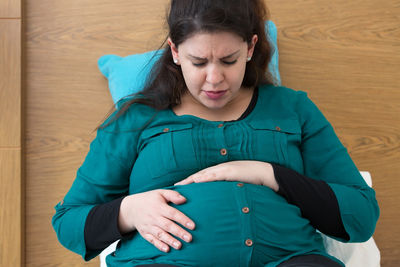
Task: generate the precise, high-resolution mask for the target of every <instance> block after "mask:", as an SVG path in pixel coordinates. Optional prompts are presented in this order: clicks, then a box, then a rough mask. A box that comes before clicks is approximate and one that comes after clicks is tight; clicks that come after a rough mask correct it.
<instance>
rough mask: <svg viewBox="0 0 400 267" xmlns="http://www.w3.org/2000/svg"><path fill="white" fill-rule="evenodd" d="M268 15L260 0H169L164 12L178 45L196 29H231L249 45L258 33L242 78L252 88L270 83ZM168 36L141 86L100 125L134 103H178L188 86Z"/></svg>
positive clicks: (159, 106)
mask: <svg viewBox="0 0 400 267" xmlns="http://www.w3.org/2000/svg"><path fill="white" fill-rule="evenodd" d="M268 17H269V14H268V11H267V8H266V6H265V4H264V1H263V0H171V5H170V8H169V10H168V12H167V24H168V30H169V34H168V36H169V37H170V38H171V40H172V42H173V43H174V44H175V46H176V47H179V45H180V44H181V43H183V42H184V41H185V40H187V39H188V38H190V37H191V36H193V35H194V34H196V33H199V32H202V33H204V32H206V33H215V32H231V33H234V34H237V35H238V36H240V37H241V38H243V40H244V41H246V42H247V43H248V44H249V45H250V44H251V40H252V37H253V35H254V34H257V36H258V41H257V43H256V45H255V48H254V53H253V56H252V60H251V61H249V62H247V63H246V71H245V75H244V78H243V82H242V86H243V87H245V88H251V87H254V86H257V85H260V84H272V83H273V82H272V78H271V75H270V74H269V73H270V72H269V71H268V63H269V62H270V60H271V56H272V46H271V44H270V43H269V42H268V40H267V37H266V33H265V21H266V20H267V19H268ZM167 38H168V37H167ZM167 38H166V39H165V41H164V43H163V45H162V46H161V47H163V48H161V49H160V50H162V51H161V52H162V54H161V57H160V59H159V60H158V61H157V62H156V63H155V64H154V66H153V68H152V70H151V72H150V75H149V77H148V78H147V82H146V85H145V87H144V88H143V90H141V91H140V92H138V93H136V94H133V95H130V96H128V97H127V98H126V99H128V100H126V99H123V100H122V101H123V103H122V104H121V105H120V108H119V109H118V111H117V112H115V113H114V114H115V116H113V118H112V119H111V120H109V122H108V123H107V124H106V125H103V126H101V127H100V128H104V127H106V126H107V125H108V124H110V123H111V122H113V121H114V120H116V119H117V118H118V117H120V116H121V115H123V114H124V113H125V112H126V111H127V110H128V108H129V107H130V106H131V105H132V104H135V103H141V104H145V105H148V106H151V107H153V108H154V109H156V110H163V109H167V108H173V107H174V106H176V105H179V104H180V103H181V95H182V94H183V93H185V91H186V90H187V87H186V84H185V81H184V79H183V75H182V70H181V67H180V66H179V65H176V64H174V62H173V58H172V53H171V51H170V48H169V46H168V45H165V43H166V40H167ZM113 111H115V108H114V109H113ZM113 111H111V112H113ZM111 112H110V113H111Z"/></svg>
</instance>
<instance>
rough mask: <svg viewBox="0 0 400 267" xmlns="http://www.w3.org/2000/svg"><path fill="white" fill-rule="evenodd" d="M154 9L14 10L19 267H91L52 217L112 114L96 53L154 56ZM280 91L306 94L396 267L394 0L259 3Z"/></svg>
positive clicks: (387, 259) (68, 6)
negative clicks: (354, 175) (18, 42)
mask: <svg viewBox="0 0 400 267" xmlns="http://www.w3.org/2000/svg"><path fill="white" fill-rule="evenodd" d="M167 2H168V1H165V0H136V1H122V0H116V1H105V0H98V1H93V0H72V1H52V0H36V1H26V2H25V7H24V8H25V10H26V12H25V17H24V20H25V21H26V23H25V24H24V25H25V27H24V31H25V40H26V42H25V46H24V49H25V54H26V56H25V60H24V63H25V66H26V68H25V81H24V86H25V87H26V95H25V102H26V112H25V113H24V117H25V118H26V133H25V134H26V136H25V137H26V155H25V156H26V176H27V177H26V265H27V266H98V261H97V260H94V261H91V262H89V263H84V262H83V260H82V258H81V257H79V256H78V255H75V254H73V253H72V252H69V251H68V250H66V249H65V248H63V247H62V246H61V245H60V244H59V243H58V241H57V239H56V236H55V233H54V231H53V230H52V227H51V217H52V215H53V214H54V209H53V207H54V206H55V205H56V203H57V202H58V201H60V200H61V199H62V198H63V196H64V195H65V194H66V192H67V190H68V189H69V187H70V186H71V184H72V182H73V180H74V178H75V174H76V170H77V169H78V167H79V166H80V164H81V163H82V161H83V159H84V157H85V155H86V153H87V151H88V149H89V143H90V141H91V140H92V139H93V138H94V134H93V133H92V131H93V130H94V129H95V127H96V126H97V125H98V124H99V123H100V121H101V120H102V119H103V117H104V115H105V114H106V113H107V111H108V110H109V108H111V104H112V102H111V97H110V95H109V93H108V91H107V83H106V80H105V79H104V78H103V77H102V76H101V74H100V72H99V71H98V69H97V66H96V62H97V59H98V58H99V57H100V56H101V55H104V54H118V55H121V56H125V55H129V54H132V53H140V52H145V51H148V50H153V49H156V48H157V47H158V46H159V45H160V44H161V42H162V40H163V37H165V36H164V35H165V29H164V26H163V19H164V17H165V7H166V5H167ZM266 3H267V4H268V6H269V8H270V11H271V15H272V18H273V20H274V21H275V23H276V24H277V27H278V39H279V52H280V70H281V76H282V81H283V84H284V85H286V86H288V87H292V88H294V89H297V90H304V91H307V92H308V93H309V95H310V97H311V98H312V99H313V100H314V101H315V102H316V103H317V105H318V106H319V107H320V108H321V110H322V111H323V112H324V114H325V115H326V117H327V118H328V119H329V120H330V121H331V123H332V124H333V125H334V127H335V129H336V131H337V133H338V135H339V137H340V139H341V140H342V141H343V143H344V144H345V145H346V146H347V147H348V149H349V152H350V154H351V156H352V157H353V159H354V161H355V162H356V164H357V166H358V167H359V169H360V170H368V171H370V172H371V173H372V177H373V183H374V188H375V189H376V192H377V197H378V201H379V204H380V207H381V218H380V221H379V223H378V227H377V230H376V233H375V235H374V237H375V239H376V241H377V243H378V246H379V248H380V249H381V255H382V266H384V267H385V266H397V265H396V263H398V262H399V260H400V251H399V247H400V230H399V228H398V226H397V225H398V223H399V222H400V216H399V213H398V210H400V204H399V203H400V194H399V190H400V180H399V179H398V174H399V173H400V166H399V159H400V149H399V143H400V142H399V141H400V140H399V139H400V134H399V133H400V118H399V114H400V92H399V90H398V89H399V85H400V84H399V81H398V79H397V78H396V77H397V76H398V74H399V71H400V64H399V63H400V50H399V49H400V44H399V40H400V36H399V35H400V23H399V14H400V5H399V2H398V0H387V1H384V2H381V1H378V0H363V1H362V0H355V1H344V0H339V1H328V0H320V1H316V0H303V1H278V0H268V1H266Z"/></svg>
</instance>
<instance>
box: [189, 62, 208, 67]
mask: <svg viewBox="0 0 400 267" xmlns="http://www.w3.org/2000/svg"><path fill="white" fill-rule="evenodd" d="M192 64H193V66H195V67H203V66H204V65H206V63H205V62H203V63H192Z"/></svg>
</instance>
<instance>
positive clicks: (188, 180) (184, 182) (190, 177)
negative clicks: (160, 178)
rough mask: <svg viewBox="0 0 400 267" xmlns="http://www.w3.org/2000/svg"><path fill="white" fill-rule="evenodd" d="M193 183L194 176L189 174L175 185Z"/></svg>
mask: <svg viewBox="0 0 400 267" xmlns="http://www.w3.org/2000/svg"><path fill="white" fill-rule="evenodd" d="M191 183H194V181H193V178H192V176H189V177H187V178H185V179H183V180H182V181H180V182H178V183H176V184H174V185H186V184H191Z"/></svg>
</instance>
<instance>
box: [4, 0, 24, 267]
mask: <svg viewBox="0 0 400 267" xmlns="http://www.w3.org/2000/svg"><path fill="white" fill-rule="evenodd" d="M3 4H4V3H3V2H2V3H1V4H0V11H3V12H0V15H4V14H6V13H5V12H4V11H5V10H4V9H3V8H4V6H3ZM22 192H23V190H22V180H21V20H20V19H5V18H3V19H0V266H21V264H22V263H23V239H22V238H23V233H24V229H23V225H22V214H23V210H22V197H23V196H22Z"/></svg>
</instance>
